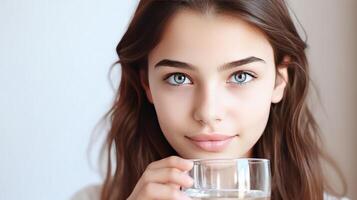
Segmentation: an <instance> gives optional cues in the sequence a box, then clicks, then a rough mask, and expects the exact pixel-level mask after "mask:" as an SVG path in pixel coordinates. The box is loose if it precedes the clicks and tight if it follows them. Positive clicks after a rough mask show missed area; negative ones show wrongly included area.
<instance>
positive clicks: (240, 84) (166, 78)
mask: <svg viewBox="0 0 357 200" xmlns="http://www.w3.org/2000/svg"><path fill="white" fill-rule="evenodd" d="M240 74H245V75H248V76H250V77H251V80H254V79H256V78H257V77H256V76H255V75H254V74H253V73H251V72H248V71H237V72H234V73H233V74H232V75H231V76H230V79H231V77H233V76H236V75H240ZM173 75H182V76H184V77H185V80H186V79H190V78H188V77H189V76H188V75H187V74H185V73H181V72H175V73H170V74H168V75H166V76H165V78H164V81H165V82H167V84H169V85H172V86H181V85H185V84H172V83H169V82H168V81H167V80H168V79H169V78H170V77H171V76H173ZM191 82H192V81H191ZM249 82H250V81H248V82H244V83H236V82H233V84H236V85H239V86H242V85H245V84H247V83H249ZM228 83H230V82H228Z"/></svg>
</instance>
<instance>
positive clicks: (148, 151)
mask: <svg viewBox="0 0 357 200" xmlns="http://www.w3.org/2000/svg"><path fill="white" fill-rule="evenodd" d="M180 9H192V10H194V11H197V12H200V13H202V14H207V13H213V14H224V15H231V16H236V17H239V18H240V19H243V20H245V21H246V22H248V23H249V24H251V25H253V26H255V27H257V28H258V29H259V30H261V31H262V32H263V33H264V34H265V35H266V37H267V39H268V40H269V42H270V44H271V46H272V47H273V50H274V57H275V64H276V66H278V64H280V63H282V62H283V57H284V56H285V55H289V56H290V57H291V62H289V63H285V65H286V66H287V67H288V76H289V77H288V78H289V79H288V84H287V87H286V89H285V93H284V97H283V99H282V101H281V102H280V103H278V104H272V106H271V110H270V116H269V120H268V124H267V126H266V128H265V131H264V133H263V135H262V137H261V138H260V139H259V141H258V142H257V143H256V145H255V146H254V149H253V150H254V156H255V157H261V158H267V159H269V160H270V161H271V166H272V177H273V179H272V183H273V185H272V199H274V200H275V199H276V200H277V199H289V200H290V199H304V200H305V199H311V200H315V199H316V200H318V199H319V200H320V199H323V192H324V191H325V190H328V188H327V184H326V181H325V178H324V176H323V173H322V166H321V158H322V159H326V158H328V157H327V156H326V154H324V153H323V151H322V150H321V148H320V146H321V139H320V136H319V132H318V126H317V124H316V122H315V120H314V117H313V116H312V114H311V112H310V110H309V108H308V106H307V104H306V97H307V93H308V88H309V70H308V62H307V58H306V54H305V49H306V48H307V44H306V42H304V41H303V40H302V39H301V37H300V36H299V34H298V32H297V30H296V28H295V26H294V23H293V21H292V19H291V17H290V15H289V10H288V8H287V5H286V3H285V2H284V0H220V1H217V0H175V1H173V0H160V1H157V0H141V1H140V2H139V5H138V7H137V9H136V11H135V14H134V16H133V18H132V19H131V22H130V24H129V26H128V28H127V30H126V32H125V34H124V36H123V37H122V39H121V40H120V42H119V44H118V46H117V48H116V51H117V54H118V56H119V60H118V61H117V62H116V63H115V64H114V65H116V64H120V65H121V69H122V70H121V81H120V85H119V89H118V91H117V94H116V98H115V100H114V103H113V106H112V107H111V109H110V110H109V111H108V112H107V113H106V115H105V116H104V118H107V119H109V120H110V125H111V127H110V130H109V133H108V135H107V138H106V144H105V148H106V155H107V162H108V163H107V169H106V178H105V181H104V184H103V186H102V192H101V200H113V199H116V200H124V199H126V198H127V197H128V196H129V195H130V193H131V192H132V190H133V188H134V187H135V185H136V183H137V181H138V179H139V178H140V176H141V174H142V173H143V172H144V170H145V169H146V167H147V165H148V164H149V163H151V162H153V161H156V160H160V159H162V158H165V157H168V156H170V155H177V152H176V151H175V150H174V149H173V148H172V147H171V146H170V145H169V143H168V142H167V141H166V139H165V137H164V135H163V133H162V131H161V129H160V127H159V124H158V121H157V116H156V113H155V110H154V107H153V105H152V104H151V103H149V101H148V99H147V98H146V95H145V93H144V90H143V88H142V86H141V83H140V75H139V72H140V70H141V69H147V67H148V62H147V58H148V54H149V52H150V51H151V50H152V49H153V48H154V47H155V46H156V45H157V44H158V42H159V41H160V38H161V36H162V33H163V31H164V29H165V26H166V25H167V22H168V21H169V19H170V18H171V17H172V16H173V14H174V13H176V12H177V11H179V10H180ZM113 148H114V149H113ZM113 153H114V160H113V161H112V154H113ZM344 188H345V186H344ZM344 192H345V190H344Z"/></svg>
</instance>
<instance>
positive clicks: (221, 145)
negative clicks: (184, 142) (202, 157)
mask: <svg viewBox="0 0 357 200" xmlns="http://www.w3.org/2000/svg"><path fill="white" fill-rule="evenodd" d="M234 137H235V135H234V136H228V135H221V134H200V135H196V136H192V137H187V138H188V139H189V140H190V141H191V142H192V143H193V144H194V145H196V146H197V147H199V148H200V149H202V150H204V151H209V152H220V151H223V150H224V149H226V148H227V147H228V145H229V144H230V143H231V141H232V140H233V138H234Z"/></svg>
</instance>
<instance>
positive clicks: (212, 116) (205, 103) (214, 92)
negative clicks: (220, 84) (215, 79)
mask: <svg viewBox="0 0 357 200" xmlns="http://www.w3.org/2000/svg"><path fill="white" fill-rule="evenodd" d="M223 100H224V97H223V96H221V95H220V94H219V88H217V87H216V86H214V85H213V84H211V85H210V86H206V87H204V88H202V89H198V91H197V93H196V98H195V106H194V112H193V118H194V119H195V120H196V121H197V122H199V123H200V124H202V125H206V126H209V127H211V129H213V130H215V129H216V126H217V125H218V124H219V122H221V121H222V119H223V110H224V105H223V104H222V103H223Z"/></svg>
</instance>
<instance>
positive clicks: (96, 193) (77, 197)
mask: <svg viewBox="0 0 357 200" xmlns="http://www.w3.org/2000/svg"><path fill="white" fill-rule="evenodd" d="M99 199H100V185H90V186H87V187H85V188H82V189H81V190H79V191H78V192H76V193H75V194H74V195H73V196H72V198H71V200H99ZM324 200H349V198H346V197H343V198H337V197H334V196H331V195H328V194H327V193H324Z"/></svg>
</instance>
